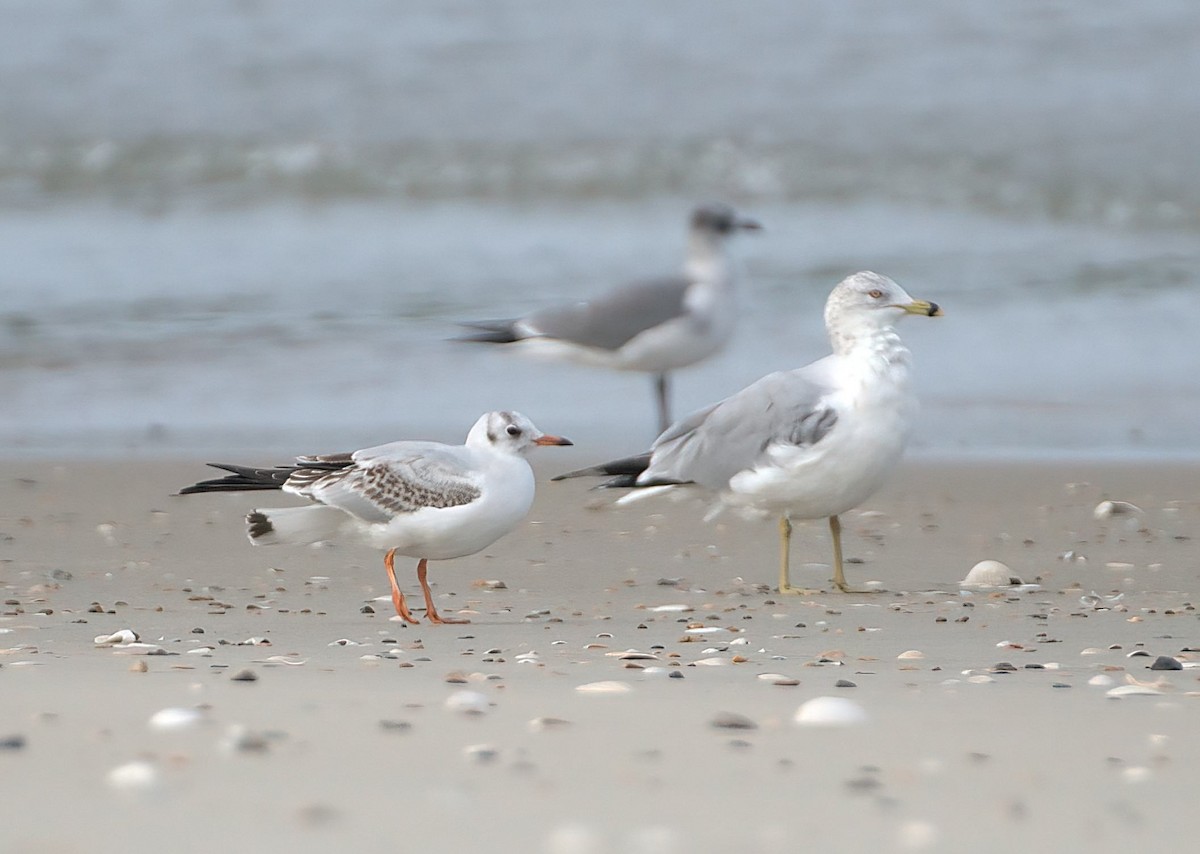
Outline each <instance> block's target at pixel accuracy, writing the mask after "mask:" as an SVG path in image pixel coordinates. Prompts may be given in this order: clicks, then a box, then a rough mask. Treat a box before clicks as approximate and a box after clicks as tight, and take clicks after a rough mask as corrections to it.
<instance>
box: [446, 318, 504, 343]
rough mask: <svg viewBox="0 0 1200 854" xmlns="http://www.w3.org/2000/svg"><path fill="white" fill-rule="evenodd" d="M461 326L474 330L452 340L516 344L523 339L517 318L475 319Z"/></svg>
mask: <svg viewBox="0 0 1200 854" xmlns="http://www.w3.org/2000/svg"><path fill="white" fill-rule="evenodd" d="M459 326H461V327H463V328H464V329H470V330H473V331H472V332H470V333H468V334H466V335H460V336H458V337H456V338H451V339H450V340H451V341H463V342H466V343H471V344H515V343H516V342H517V341H520V340H521V336H520V335H519V334H518V333H517V329H516V321H515V320H473V321H468V322H464V323H460V324H459Z"/></svg>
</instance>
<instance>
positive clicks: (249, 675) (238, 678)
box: [229, 670, 258, 682]
mask: <svg viewBox="0 0 1200 854" xmlns="http://www.w3.org/2000/svg"><path fill="white" fill-rule="evenodd" d="M229 678H230V679H232V680H233V681H234V682H257V681H258V674H257V673H255V672H254V671H253V670H239V671H238V672H237V673H235V674H233V675H232V676H230V677H229Z"/></svg>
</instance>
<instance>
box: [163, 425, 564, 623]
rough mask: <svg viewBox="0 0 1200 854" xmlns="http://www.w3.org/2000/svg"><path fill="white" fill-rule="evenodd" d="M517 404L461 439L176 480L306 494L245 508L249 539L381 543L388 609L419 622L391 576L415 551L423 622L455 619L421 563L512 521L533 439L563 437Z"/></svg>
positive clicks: (528, 475)
mask: <svg viewBox="0 0 1200 854" xmlns="http://www.w3.org/2000/svg"><path fill="white" fill-rule="evenodd" d="M570 444H571V442H570V440H569V439H564V438H562V437H561V436H550V435H547V434H545V433H543V432H541V431H540V430H538V429H537V427H535V426H533V422H531V421H530V420H529V419H528V418H526V417H525V416H524V415H521V414H520V413H519V412H488V413H486V414H484V415H483V416H481V417H480V418H479V420H478V421H476V422H475V426H474V427H472V428H471V432H470V433H468V434H467V441H466V443H465V444H462V445H443V444H441V443H438V442H392V443H390V444H387V445H379V446H378V447H374V448H365V449H363V450H361V451H354V452H353V453H348V454H327V455H320V456H306V457H297V458H296V465H292V466H279V467H275V468H252V467H246V466H235V465H226V464H225V463H209V465H211V466H213V467H214V468H219V469H223V470H224V471H227V472H231V474H229V475H227V476H225V477H222V478H216V479H214V480H205V481H201V482H200V483H197V484H194V485H192V486H189V487H186V488H184V489H181V490H180V491H179V492H180V494H181V495H187V494H190V493H196V492H237V491H243V490H254V489H279V490H282V491H284V492H290V493H291V494H293V495H299V496H300V497H301V498H307V499H308V500H309V501H312V502H314V503H313V504H311V505H308V506H306V507H281V508H264V509H259V510H252V511H251V512H250V513H249V514H248V515H247V516H246V530H247V533H248V535H249V537H250V542H252V543H254V544H255V545H272V544H276V543H287V544H307V543H315V542H319V541H322V540H334V539H338V540H347V541H350V542H356V543H362V544H365V545H368V546H372V547H373V548H377V549H386V550H387V554H386V555H385V556H384V560H383V562H384V566H385V567H386V568H387V574H388V581H389V582H390V583H391V586H392V604H393V605H395V607H396V613H397V614H398V615H400V617H401V618H403V619H404V620H405V621H407V622H409V623H416V622H419V621H418V620H417V619H416V617H414V616H413V615H412V613H411V612H410V611H409V610H408V606H407V604H406V603H405V601H404V594H403V593H401V592H400V587H399V585H398V584H397V583H396V570H395V565H394V561H395V557H396V555H397V554H402V555H406V556H408V557H415V558H419V563H418V564H417V580H418V581H420V583H421V592H422V593H423V594H424V595H425V615H426V616H427V617H428V618H429V622H431V623H462V622H467V621H466V620H455V619H449V618H447V617H443V616H441V615H440V614H438V611H437V608H435V607H434V604H433V595H432V593H431V592H430V589H429V582H428V581H427V580H426V575H425V574H426V564H427V563H428V561H431V560H449V559H451V558H456V557H463V556H465V555H470V554H475V552H478V551H480V550H481V549H485V548H487V547H488V546H490V545H491V544H492V543H494V542H495V541H496V540H498V539H500V537H502V536H504V535H505V534H507V533H508V532H509V531H511V530H512V529H513V528H515V527H516V526H517V523H519V522H520V521H521V520H522V519H524V518H525V514H526V513H528V512H529V507H530V505H531V504H532V503H533V492H534V482H533V470H532V469H531V468H530V467H529V463H528V462H527V461H526V459H525V454H526V453H527V452H528V451H529V450H530V449H531V448H533V447H534V446H535V445H570Z"/></svg>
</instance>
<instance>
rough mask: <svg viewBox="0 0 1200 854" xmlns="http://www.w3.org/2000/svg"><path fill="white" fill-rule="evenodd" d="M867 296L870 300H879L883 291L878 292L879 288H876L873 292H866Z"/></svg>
mask: <svg viewBox="0 0 1200 854" xmlns="http://www.w3.org/2000/svg"><path fill="white" fill-rule="evenodd" d="M867 296H869V297H870V298H871V299H879V298H880V297H881V296H883V291H881V290H879V288H876V289H875V290H873V291H867Z"/></svg>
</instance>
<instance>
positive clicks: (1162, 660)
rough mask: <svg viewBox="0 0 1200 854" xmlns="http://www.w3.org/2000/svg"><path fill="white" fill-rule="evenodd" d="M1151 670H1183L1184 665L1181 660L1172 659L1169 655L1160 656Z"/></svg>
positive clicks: (1151, 666)
mask: <svg viewBox="0 0 1200 854" xmlns="http://www.w3.org/2000/svg"><path fill="white" fill-rule="evenodd" d="M1150 669H1151V670H1183V664H1182V663H1180V661H1179V659H1177V658H1172V657H1171V656H1169V655H1160V656H1159V657H1158V658H1156V659H1154V663H1153V664H1151V665H1150Z"/></svg>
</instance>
